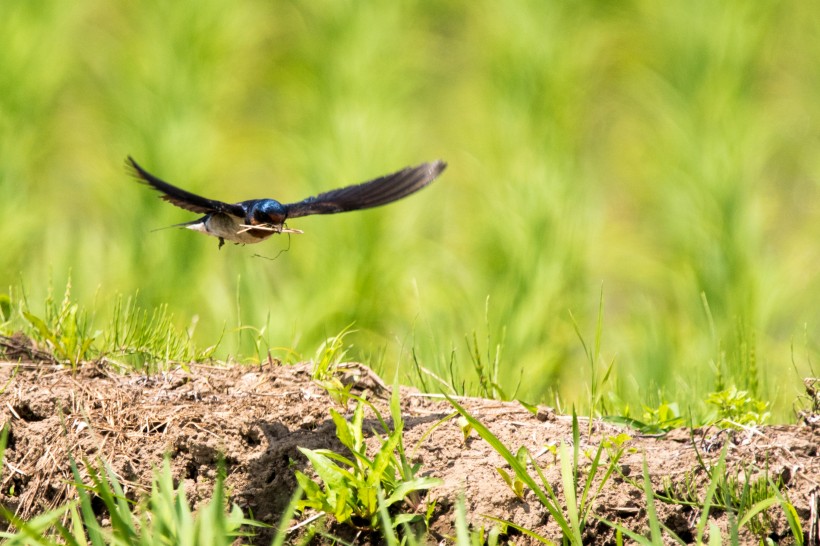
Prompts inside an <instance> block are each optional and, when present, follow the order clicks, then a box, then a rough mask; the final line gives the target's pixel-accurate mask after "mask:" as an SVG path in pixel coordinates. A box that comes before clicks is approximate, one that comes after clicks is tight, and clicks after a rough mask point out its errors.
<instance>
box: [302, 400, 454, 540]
mask: <svg viewBox="0 0 820 546" xmlns="http://www.w3.org/2000/svg"><path fill="white" fill-rule="evenodd" d="M351 396H353V397H354V398H356V399H357V402H358V403H357V405H356V409H355V410H354V411H353V417H352V419H351V420H350V421H348V420H347V419H345V418H344V417H343V416H342V415H341V414H340V413H339V412H337V411H336V410H334V409H331V410H330V415H331V418H332V419H333V422H334V423H335V424H336V436H337V437H338V438H339V440H340V441H341V442H342V444H343V445H344V446H345V447H346V448H347V450H348V451H349V453H350V455H349V456H348V455H343V454H340V453H336V452H333V451H330V450H327V449H317V450H310V449H306V448H301V447H300V448H299V450H300V451H301V452H302V453H303V454H304V455H305V457H307V459H308V461H309V462H310V464H311V467H312V468H313V471H314V472H315V473H316V475H317V476H318V481H315V480H313V479H312V478H310V477H309V476H308V475H307V474H305V473H303V472H300V471H297V472H296V479H297V481H298V483H299V486H300V487H301V488H302V489H303V490H304V498H303V499H302V500H300V501H299V502H298V506H299V509H300V510H305V509H308V508H310V509H313V510H316V511H318V512H320V513H324V514H327V515H331V516H333V517H334V518H335V520H336V521H337V522H339V523H346V524H350V525H354V526H358V527H362V528H366V529H371V530H378V529H382V530H383V531H386V532H387V530H386V529H385V528H383V527H382V525H383V524H384V523H385V522H387V521H389V522H390V523H389V525H390V527H389V528H388V529H394V528H397V527H399V526H403V525H405V524H410V523H414V522H419V521H422V520H424V517H423V516H422V515H420V514H418V513H415V509H416V507H418V506H419V504H420V503H421V492H422V491H425V490H427V489H430V488H431V487H435V486H437V485H440V484H441V480H439V479H436V478H427V477H419V476H418V471H419V467H420V465H419V464H410V463H409V461H408V460H407V457H406V455H405V450H404V444H403V436H402V435H403V431H404V421H403V419H402V416H401V409H400V407H399V398H398V388H394V389H393V395H392V397H391V403H390V413H391V417H392V420H393V427H392V430H391V429H390V427H389V426H388V425H387V423H386V422H385V420H384V419H383V418H382V416H381V414H380V413H379V412H378V410H376V408H375V407H374V406H373V405H372V404H370V403H369V402H367V401H366V400H365V399H364V398H361V397H357V396H355V395H351ZM366 406H367V407H369V408H370V409H371V410H372V411H373V412H374V413H375V415H376V418H377V419H378V421H379V423H380V425H381V427H382V431H383V433H384V434H385V436H383V437H382V436H381V435H379V434H377V433H376V432H374V434H377V435H378V436H379V439H380V441H381V444H380V445H379V447H378V448H377V450H376V452H375V454H374V455H373V456H369V455H368V454H367V450H366V445H365V430H364V409H365V407H366ZM405 503H406V504H407V505H408V506H409V508H410V510H408V512H406V513H405V512H400V513H397V508H398V507H399V506H400V505H402V504H405ZM388 510H389V511H390V517H389V518H387V517H386V516H384V514H383V513H384V512H387V511H388Z"/></svg>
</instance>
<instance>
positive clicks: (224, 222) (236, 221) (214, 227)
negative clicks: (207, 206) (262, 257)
mask: <svg viewBox="0 0 820 546" xmlns="http://www.w3.org/2000/svg"><path fill="white" fill-rule="evenodd" d="M244 223H245V221H244V219H242V218H237V217H235V216H231V215H230V214H220V213H214V214H209V215H208V216H206V217H204V218H203V219H202V221H201V222H197V223H195V224H190V225H188V226H187V227H188V229H192V230H194V231H199V232H201V233H205V234H207V235H212V236H213V237H222V238H223V239H225V240H226V241H231V242H234V243H242V244H252V243H259V242H261V241H264V240H265V239H267V238H268V237H270V236H271V235H273V232H271V231H268V230H261V229H250V230H249V229H247V228H244V227H243V225H244Z"/></svg>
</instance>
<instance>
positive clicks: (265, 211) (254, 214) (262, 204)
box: [246, 199, 288, 227]
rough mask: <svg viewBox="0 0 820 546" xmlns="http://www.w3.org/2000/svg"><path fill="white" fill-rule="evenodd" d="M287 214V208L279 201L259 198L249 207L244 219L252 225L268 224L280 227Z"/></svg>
mask: <svg viewBox="0 0 820 546" xmlns="http://www.w3.org/2000/svg"><path fill="white" fill-rule="evenodd" d="M287 216H288V211H287V209H286V208H285V206H284V205H283V204H282V203H280V202H279V201H275V200H273V199H261V200H259V201H257V202H256V203H254V204H253V206H252V207H251V208H250V210H249V211H248V217H247V219H246V221H247V223H248V224H250V225H252V226H258V225H270V226H277V227H281V226H282V224H284V223H285V220H286V219H287Z"/></svg>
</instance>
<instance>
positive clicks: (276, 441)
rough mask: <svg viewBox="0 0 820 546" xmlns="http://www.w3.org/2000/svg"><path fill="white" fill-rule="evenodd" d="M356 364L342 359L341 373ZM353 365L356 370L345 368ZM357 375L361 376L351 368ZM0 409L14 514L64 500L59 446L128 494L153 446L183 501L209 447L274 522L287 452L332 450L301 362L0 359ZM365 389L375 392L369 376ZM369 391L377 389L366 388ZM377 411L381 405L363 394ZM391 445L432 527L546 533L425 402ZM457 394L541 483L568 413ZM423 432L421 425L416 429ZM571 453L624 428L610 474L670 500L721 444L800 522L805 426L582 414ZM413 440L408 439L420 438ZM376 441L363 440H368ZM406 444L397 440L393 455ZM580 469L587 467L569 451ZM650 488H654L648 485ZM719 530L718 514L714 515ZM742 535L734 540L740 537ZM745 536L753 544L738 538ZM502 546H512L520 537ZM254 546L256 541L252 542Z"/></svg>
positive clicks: (811, 479) (322, 407)
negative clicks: (416, 483)
mask: <svg viewBox="0 0 820 546" xmlns="http://www.w3.org/2000/svg"><path fill="white" fill-rule="evenodd" d="M356 369H357V368H355V367H354V370H356ZM361 370H362V371H363V368H362V369H361ZM352 375H353V376H354V377H358V378H360V379H361V378H363V379H367V377H368V374H367V373H366V372H364V371H363V373H359V374H352ZM0 384H2V385H5V387H4V388H3V389H2V393H0V408H2V409H1V410H0V411H2V418H3V421H4V422H6V423H10V429H11V434H10V437H9V445H8V449H7V451H6V464H5V468H4V470H3V474H2V484H0V502H2V503H3V504H4V505H5V506H7V507H9V508H11V509H12V510H14V511H16V512H17V513H18V514H19V515H21V516H23V517H29V516H30V515H32V514H35V513H38V512H41V511H43V510H44V509H47V508H50V507H54V506H57V505H59V504H61V503H63V502H65V501H66V500H67V499H68V498H70V496H72V495H73V489H72V486H71V485H70V484H71V481H72V478H71V476H70V469H69V458H68V455H69V453H71V454H73V456H74V458H75V459H77V460H78V462H79V464H80V465H81V471H82V472H85V467H84V464H85V461H88V462H90V463H95V462H96V461H99V460H105V461H107V462H108V463H109V464H110V465H111V466H112V468H113V469H114V470H115V471H116V472H117V474H118V475H119V476H120V478H121V482H122V483H123V485H124V486H126V488H127V492H128V494H129V495H133V496H134V497H137V496H139V494H140V493H141V492H142V491H144V490H145V489H146V487H148V486H149V485H150V481H151V476H152V471H153V469H154V468H155V467H157V466H158V465H159V464H160V463H161V461H162V459H163V456H164V455H165V454H169V455H170V458H171V463H172V469H173V473H174V476H175V478H176V479H177V480H179V481H180V482H182V483H184V485H185V489H186V492H187V494H188V495H189V497H188V498H189V499H190V500H192V501H193V502H199V501H202V500H204V499H205V498H207V496H208V495H210V493H211V491H212V489H213V485H214V479H215V477H216V470H217V464H218V459H219V457H220V454H224V458H225V464H226V467H227V474H228V477H227V486H228V490H229V491H230V493H231V500H232V501H233V502H236V503H237V504H239V505H240V506H241V507H242V508H243V509H245V510H246V511H252V514H253V516H254V517H255V518H257V519H260V520H262V521H266V522H270V523H273V522H275V521H277V519H278V517H279V515H280V513H281V511H282V509H283V508H284V506H285V505H286V504H287V502H288V500H289V498H290V496H291V494H292V491H293V489H294V487H295V485H296V483H295V479H294V475H293V472H294V468H299V469H304V467H305V465H306V463H305V459H304V457H303V456H302V455H301V453H300V452H299V451H298V449H297V446H298V447H306V448H310V449H316V448H329V449H334V450H341V449H342V447H341V445H340V443H339V442H338V440H337V439H336V436H335V426H334V425H333V422H332V421H331V420H330V417H329V414H328V408H329V407H331V406H332V405H333V402H332V401H331V400H330V398H329V397H328V396H327V394H326V392H325V391H324V389H323V388H321V387H320V386H318V385H317V384H315V383H314V382H313V381H312V380H311V375H310V370H309V366H308V365H296V366H276V365H274V364H273V363H268V364H266V365H264V366H262V367H254V368H249V367H241V366H237V367H232V368H219V367H213V366H203V365H195V366H191V367H190V368H189V369H188V370H187V371H186V370H183V369H178V370H175V371H173V372H170V373H164V374H159V375H155V376H141V375H131V376H119V375H115V374H113V373H110V372H108V371H107V370H106V368H104V367H97V366H92V365H87V366H84V367H82V368H80V371H79V372H77V373H72V372H70V371H68V370H65V369H62V368H60V367H58V366H55V365H52V364H48V365H34V364H17V363H0ZM369 386H370V387H371V388H373V389H375V390H376V391H380V390H381V389H380V388H379V387H378V386H377V384H375V383H373V382H371V383H370V385H369ZM382 394H383V393H382ZM370 398H371V399H372V400H373V401H374V402H375V404H376V406H377V407H379V408H380V411H382V414H383V415H385V416H387V415H389V410H388V409H387V401H386V400H384V399H383V398H379V396H378V393H371V394H370ZM401 400H402V409H403V412H404V415H405V421H406V424H405V429H406V430H405V445H406V446H415V445H416V443H417V442H419V441H420V440H421V442H420V443H419V446H418V450H417V451H415V452H414V453H413V458H414V460H415V461H417V462H420V463H421V472H422V474H427V475H431V476H435V477H439V478H442V479H443V480H444V485H443V486H441V487H438V488H435V489H433V490H432V491H431V492H430V493H429V494H430V495H431V496H432V497H434V498H436V499H437V507H436V513H435V514H434V516H433V521H432V530H433V532H434V533H435V534H438V535H440V536H448V535H451V534H452V524H453V510H452V507H453V506H454V503H455V501H456V499H457V498H458V496H459V494H460V493H461V492H464V496H465V499H466V504H467V513H468V514H469V518H470V520H471V521H472V523H473V524H474V525H476V526H485V527H490V526H491V525H492V522H490V521H489V520H487V519H486V518H484V517H483V515H490V516H495V517H500V518H504V519H508V520H512V521H514V522H516V523H517V524H518V525H521V526H523V527H525V528H528V529H531V530H533V531H535V532H537V533H540V534H542V535H544V536H548V537H553V538H557V537H559V534H558V528H557V526H556V524H555V523H554V521H552V518H550V517H549V515H548V513H547V512H546V510H544V508H543V507H541V505H540V504H539V503H538V502H537V500H536V499H535V497H534V496H533V495H532V493H525V494H524V495H523V499H519V498H517V497H516V496H515V495H514V494H513V492H512V491H511V489H510V488H509V487H508V486H507V485H506V484H505V483H504V481H503V480H502V479H501V477H500V475H499V473H498V471H497V470H496V469H497V468H505V469H507V470H508V471H509V467H508V465H507V464H506V463H505V462H504V460H503V459H502V458H501V457H500V456H499V455H498V454H497V453H496V452H495V451H494V450H493V449H492V448H491V447H490V446H489V445H488V444H487V443H486V442H484V441H483V440H481V439H480V438H478V437H476V436H475V434H473V435H472V436H471V437H470V438H468V439H467V440H466V441H465V439H464V434H463V429H462V428H461V427H459V425H458V424H457V420H455V419H451V420H449V421H447V422H446V423H444V424H443V425H441V426H437V427H435V428H433V426H434V425H435V424H436V423H438V422H439V420H441V419H442V418H444V417H445V416H447V415H450V414H452V412H453V409H452V407H451V406H450V405H449V404H448V403H447V402H446V401H442V400H440V399H436V398H431V397H429V396H424V395H421V394H420V393H418V392H417V391H415V390H412V389H402V393H401ZM459 402H460V403H461V404H462V405H463V406H464V407H465V408H466V409H468V410H469V411H470V412H471V413H472V414H473V415H474V416H476V417H477V418H478V419H479V420H480V421H481V422H482V423H484V424H485V425H486V426H487V427H489V428H490V429H491V430H492V431H493V432H494V433H495V434H496V435H497V436H498V437H499V438H500V439H501V441H502V442H504V444H505V445H507V446H508V447H509V448H510V449H511V450H513V452H514V451H515V450H516V449H518V448H519V447H520V446H526V447H527V448H528V449H529V450H530V452H532V453H538V454H539V458H538V460H539V461H540V462H541V463H542V466H543V467H544V472H545V474H546V476H547V479H548V480H549V481H550V483H552V484H553V487H555V489H556V490H560V485H559V484H560V483H561V478H560V468H559V467H560V465H559V464H557V463H556V462H555V458H554V456H553V454H552V452H551V451H550V450H549V449H545V446H555V445H557V444H558V443H560V442H561V441H562V440H564V441H571V438H572V433H571V419H570V418H569V417H562V416H555V415H554V414H552V413H551V412H549V411H542V412H540V413H539V415H538V416H536V415H533V414H532V413H530V412H529V411H527V410H526V409H525V408H523V407H522V406H521V405H520V404H517V403H507V402H496V401H487V400H479V399H460V400H459ZM431 429H432V432H431ZM581 430H582V435H581V448H582V450H587V451H588V450H592V452H594V450H595V449H596V448H597V446H598V445H599V444H600V443H601V442H602V441H604V440H606V439H608V438H613V437H615V436H617V435H618V434H620V433H622V432H626V433H627V434H629V435H630V436H631V437H632V438H631V439H629V440H628V441H627V444H626V445H627V448H628V449H627V450H626V451H625V452H624V455H623V457H622V459H621V461H620V470H621V472H622V473H623V474H624V475H625V476H628V477H630V478H635V479H637V480H638V481H640V476H641V472H642V470H641V469H642V464H643V460H644V457H646V461H647V464H648V467H649V472H650V475H651V476H652V480H653V484H654V486H655V490H656V491H658V492H663V491H664V490H666V491H667V492H668V491H670V488H672V489H674V490H675V491H677V492H678V494H679V495H680V496H681V498H683V497H685V496H686V494H687V492H689V493H691V492H697V491H702V490H703V488H704V486H705V483H706V481H707V477H706V472H705V471H703V469H702V466H701V465H699V462H698V454H700V456H701V457H702V458H703V459H704V460H705V462H706V463H707V464H708V463H709V462H714V461H715V460H716V459H717V457H718V455H719V452H720V450H721V447H722V446H723V445H724V444H725V443H726V442H729V450H728V457H727V462H728V463H729V467H730V468H733V469H735V470H734V472H735V473H736V475H737V473H738V472H740V473H741V475H742V473H753V472H757V473H759V472H762V471H763V470H764V469H765V470H766V471H767V473H768V476H769V477H771V478H772V479H773V480H780V481H781V482H782V483H783V486H784V491H785V492H786V493H787V494H788V497H789V499H790V501H791V502H792V503H793V504H794V505H795V507H796V509H797V512H798V514H799V516H800V518H801V520H802V521H803V526H804V529H805V530H806V531H808V529H809V520H810V518H811V513H812V509H811V507H812V506H814V511H815V512H814V513H815V514H816V511H817V503H818V491H820V453H819V452H818V445H820V435H818V430H817V428H816V427H812V426H808V425H805V426H774V427H764V428H759V429H755V430H750V431H748V432H732V431H725V430H724V431H720V430H717V429H702V430H695V431H694V435H692V434H690V431H689V430H681V431H673V432H672V433H670V434H668V435H666V436H665V437H663V438H660V437H659V438H655V437H640V436H639V435H638V434H637V433H635V432H634V431H628V430H625V429H623V428H619V427H615V426H612V425H607V424H604V423H600V422H593V423H592V424H591V425H590V424H589V423H588V422H587V421H584V420H582V426H581ZM422 438H423V439H422ZM371 441H372V442H376V441H377V439H376V438H371ZM409 449H410V448H408V450H409ZM582 459H583V460H584V463H585V464H586V466H587V467H588V464H589V461H588V459H587V458H585V457H582ZM664 484H665V486H664ZM644 502H645V495H644V494H643V492H642V491H640V490H638V489H636V488H635V487H634V486H633V485H632V484H630V483H629V481H628V480H625V479H624V478H623V477H621V476H619V475H617V474H616V475H614V477H613V478H612V479H611V480H610V481H609V482H608V483H607V485H606V487H604V489H603V491H602V493H601V495H600V496H599V497H598V498H597V500H596V501H595V505H594V508H593V510H594V513H595V514H597V515H599V516H602V517H605V518H607V519H610V520H615V521H618V522H621V523H622V524H624V525H625V526H626V527H628V528H630V529H633V530H636V531H639V532H643V531H645V530H646V507H645V505H644ZM658 510H659V515H660V519H661V521H662V522H664V523H665V524H666V525H667V526H669V527H670V528H672V529H673V530H675V531H676V532H678V533H679V534H680V535H681V536H682V537H684V538H687V537H690V538H691V537H692V532H693V529H694V525H695V524H696V520H697V517H698V515H699V510H698V508H697V507H692V506H688V505H686V504H685V503H678V504H664V503H660V502H659V503H658ZM771 513H772V518H771V521H769V522H768V524H767V526H768V530H767V533H769V536H771V537H772V538H773V539H774V540H775V541H777V540H778V539H779V537H783V536H787V535H788V525H787V524H786V521H785V519H784V518H783V517H782V515H778V514H779V508H778V509H772V511H771ZM714 517H715V518H716V520H717V521H718V522H719V523H720V524H721V526H723V527H724V528H725V521H724V520H725V519H726V518H725V515H722V514H721V513H720V512H717V511H716V513H715V514H714ZM742 538H744V537H742ZM745 539H748V540H749V541H751V542H757V540H756V539H755V538H754V537H752V536H747V537H745ZM585 541H588V543H589V544H609V543H613V541H614V534H613V532H612V531H611V530H610V529H609V528H608V527H607V526H605V525H604V524H602V523H597V522H596V521H595V520H594V519H593V520H591V523H590V524H589V526H588V529H587V535H586V536H585ZM516 542H517V543H519V544H520V543H526V542H527V539H526V538H525V537H523V536H519V537H516ZM257 543H259V544H264V543H266V539H265V538H264V537H261V538H260V539H259V540H258V541H257Z"/></svg>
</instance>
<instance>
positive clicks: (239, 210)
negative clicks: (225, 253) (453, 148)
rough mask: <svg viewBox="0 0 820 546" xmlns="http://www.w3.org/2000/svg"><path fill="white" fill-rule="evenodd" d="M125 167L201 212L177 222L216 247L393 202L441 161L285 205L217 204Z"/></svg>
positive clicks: (436, 171) (132, 164) (421, 183)
mask: <svg viewBox="0 0 820 546" xmlns="http://www.w3.org/2000/svg"><path fill="white" fill-rule="evenodd" d="M126 167H127V168H128V170H129V172H130V174H131V175H132V176H134V177H135V178H136V179H137V180H139V181H140V182H142V183H144V184H147V185H149V186H151V187H152V188H154V189H155V190H157V191H159V192H161V193H162V195H160V198H161V199H164V200H165V201H168V202H169V203H171V204H172V205H176V206H178V207H180V208H183V209H185V210H189V211H191V212H198V213H201V214H205V216H203V217H201V218H197V219H196V220H193V221H191V222H185V223H182V224H177V225H178V226H180V227H186V228H188V229H192V230H194V231H200V232H202V233H205V234H207V235H211V236H213V237H217V238H219V248H222V245H224V244H225V241H226V240H227V241H232V242H234V243H236V244H241V243H259V242H261V241H264V240H265V239H267V238H268V237H270V236H271V235H273V234H274V233H302V232H301V231H300V230H297V229H289V228H287V227H286V226H285V221H286V220H288V219H290V218H299V217H300V216H309V215H311V214H334V213H337V212H346V211H349V210H360V209H369V208H372V207H378V206H381V205H386V204H388V203H392V202H393V201H398V200H399V199H401V198H403V197H407V196H408V195H410V194H411V193H414V192H417V191H419V190H420V189H422V188H423V187H425V186H427V185H428V184H429V183H430V182H432V181H433V180H435V179H436V177H437V176H438V175H440V174H441V172H442V171H443V170H444V169H445V168H446V167H447V164H446V163H445V162H444V161H441V160H438V161H433V162H431V163H422V164H421V165H418V166H416V167H407V168H405V169H402V170H400V171H398V172H395V173H393V174H388V175H386V176H382V177H380V178H376V179H374V180H370V181H369V182H364V183H362V184H357V185H354V186H347V187H345V188H340V189H338V190H331V191H328V192H324V193H320V194H319V195H316V196H314V197H308V198H307V199H303V200H302V201H297V202H296V203H288V204H284V203H280V202H279V201H276V200H275V199H250V200H248V201H240V202H239V203H234V204H230V203H223V202H222V201H215V200H213V199H207V198H205V197H200V196H199V195H196V194H193V193H190V192H188V191H185V190H183V189H180V188H177V187H176V186H172V185H171V184H168V183H167V182H164V181H162V180H160V179H159V178H157V177H156V176H154V175H152V174H151V173H149V172H148V171H146V170H145V169H143V168H142V167H140V166H139V164H137V162H136V161H134V159H133V158H132V157H131V156H128V158H127V159H126Z"/></svg>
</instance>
